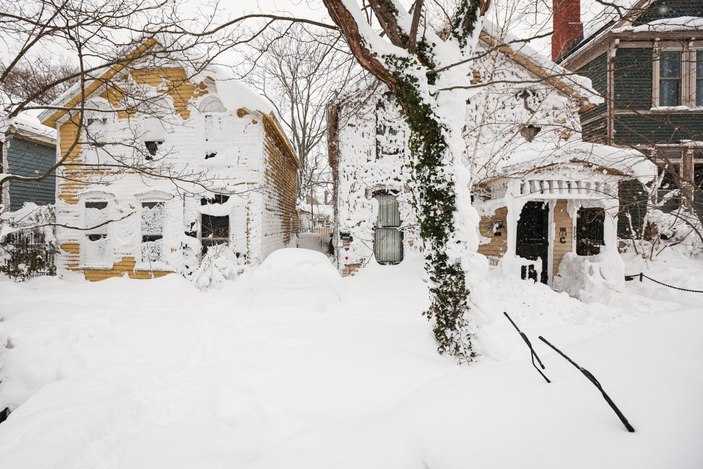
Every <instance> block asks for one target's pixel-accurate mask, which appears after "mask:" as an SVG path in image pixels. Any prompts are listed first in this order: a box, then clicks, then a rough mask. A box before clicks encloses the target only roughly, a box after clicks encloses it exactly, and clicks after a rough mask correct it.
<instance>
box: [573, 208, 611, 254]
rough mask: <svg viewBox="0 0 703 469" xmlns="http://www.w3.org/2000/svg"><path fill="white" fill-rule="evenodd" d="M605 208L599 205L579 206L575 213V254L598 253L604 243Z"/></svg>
mask: <svg viewBox="0 0 703 469" xmlns="http://www.w3.org/2000/svg"><path fill="white" fill-rule="evenodd" d="M604 222H605V210H604V209H602V208H599V207H594V208H585V207H581V208H580V209H579V210H578V212H577V214H576V254H578V255H579V256H594V255H596V254H600V248H601V246H603V245H604V244H605V241H604V240H603V229H604Z"/></svg>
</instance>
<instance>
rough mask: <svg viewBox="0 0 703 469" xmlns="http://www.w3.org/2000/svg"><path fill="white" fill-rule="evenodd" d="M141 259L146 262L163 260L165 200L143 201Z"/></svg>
mask: <svg viewBox="0 0 703 469" xmlns="http://www.w3.org/2000/svg"><path fill="white" fill-rule="evenodd" d="M141 213H142V243H141V260H142V262H144V263H152V262H159V261H163V260H164V258H163V237H164V223H165V221H166V204H165V202H163V201H158V202H157V201H154V202H142V212H141Z"/></svg>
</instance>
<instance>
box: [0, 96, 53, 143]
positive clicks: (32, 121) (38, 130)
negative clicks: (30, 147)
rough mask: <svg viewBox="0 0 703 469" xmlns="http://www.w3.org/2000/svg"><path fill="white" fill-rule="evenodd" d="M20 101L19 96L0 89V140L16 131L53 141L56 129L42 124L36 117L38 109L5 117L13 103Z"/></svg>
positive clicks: (38, 138) (41, 139)
mask: <svg viewBox="0 0 703 469" xmlns="http://www.w3.org/2000/svg"><path fill="white" fill-rule="evenodd" d="M22 101H23V100H22V99H21V98H18V97H16V96H10V95H8V94H7V93H6V92H4V91H2V90H0V141H4V139H5V135H6V134H7V133H9V132H16V133H19V134H22V135H24V136H26V137H29V138H34V139H36V140H40V141H44V142H47V143H52V144H53V143H55V142H56V130H54V129H52V128H51V127H47V126H45V125H42V123H41V122H40V121H39V119H38V117H37V116H38V115H39V112H40V111H39V110H38V109H32V110H28V111H23V112H21V113H19V115H17V116H15V117H12V118H7V117H5V116H7V113H9V112H10V111H11V110H12V108H13V103H20V102H22Z"/></svg>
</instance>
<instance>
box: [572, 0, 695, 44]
mask: <svg viewBox="0 0 703 469" xmlns="http://www.w3.org/2000/svg"><path fill="white" fill-rule="evenodd" d="M654 1H655V0H613V1H611V2H603V1H602V0H581V22H582V23H583V37H584V40H583V41H582V42H581V44H585V43H587V42H591V41H592V40H594V39H596V38H597V37H600V36H602V35H603V34H605V33H607V32H608V31H614V32H627V31H632V32H638V33H639V32H671V31H695V30H701V29H703V18H701V17H696V16H680V17H673V18H661V19H657V20H653V21H650V22H648V23H645V24H641V25H637V26H632V23H633V22H635V21H636V20H637V19H638V18H639V17H640V16H641V15H642V14H643V13H644V12H645V11H646V10H647V9H648V8H649V7H650V6H651V4H652V3H654ZM662 6H666V5H665V4H663V5H662Z"/></svg>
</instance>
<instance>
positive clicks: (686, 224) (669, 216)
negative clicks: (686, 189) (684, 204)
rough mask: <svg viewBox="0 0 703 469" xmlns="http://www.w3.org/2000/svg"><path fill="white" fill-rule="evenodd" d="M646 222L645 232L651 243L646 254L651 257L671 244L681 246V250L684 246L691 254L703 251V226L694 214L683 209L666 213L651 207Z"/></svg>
mask: <svg viewBox="0 0 703 469" xmlns="http://www.w3.org/2000/svg"><path fill="white" fill-rule="evenodd" d="M645 223H646V227H647V229H646V233H645V234H646V235H647V236H646V237H647V238H648V240H649V241H650V243H651V245H650V251H649V253H645V254H648V256H649V257H650V258H652V257H654V256H656V255H657V254H658V253H660V252H661V251H662V250H664V249H666V248H667V247H669V246H680V248H679V250H681V248H683V250H685V251H687V252H688V254H690V255H695V254H700V253H701V252H703V241H701V235H703V227H702V226H701V223H700V221H699V220H698V219H697V218H696V217H695V216H694V215H693V214H691V213H688V212H686V211H683V210H677V211H674V212H671V213H665V212H662V211H661V210H656V209H654V210H653V209H650V210H649V211H648V212H647V216H646V218H645Z"/></svg>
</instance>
